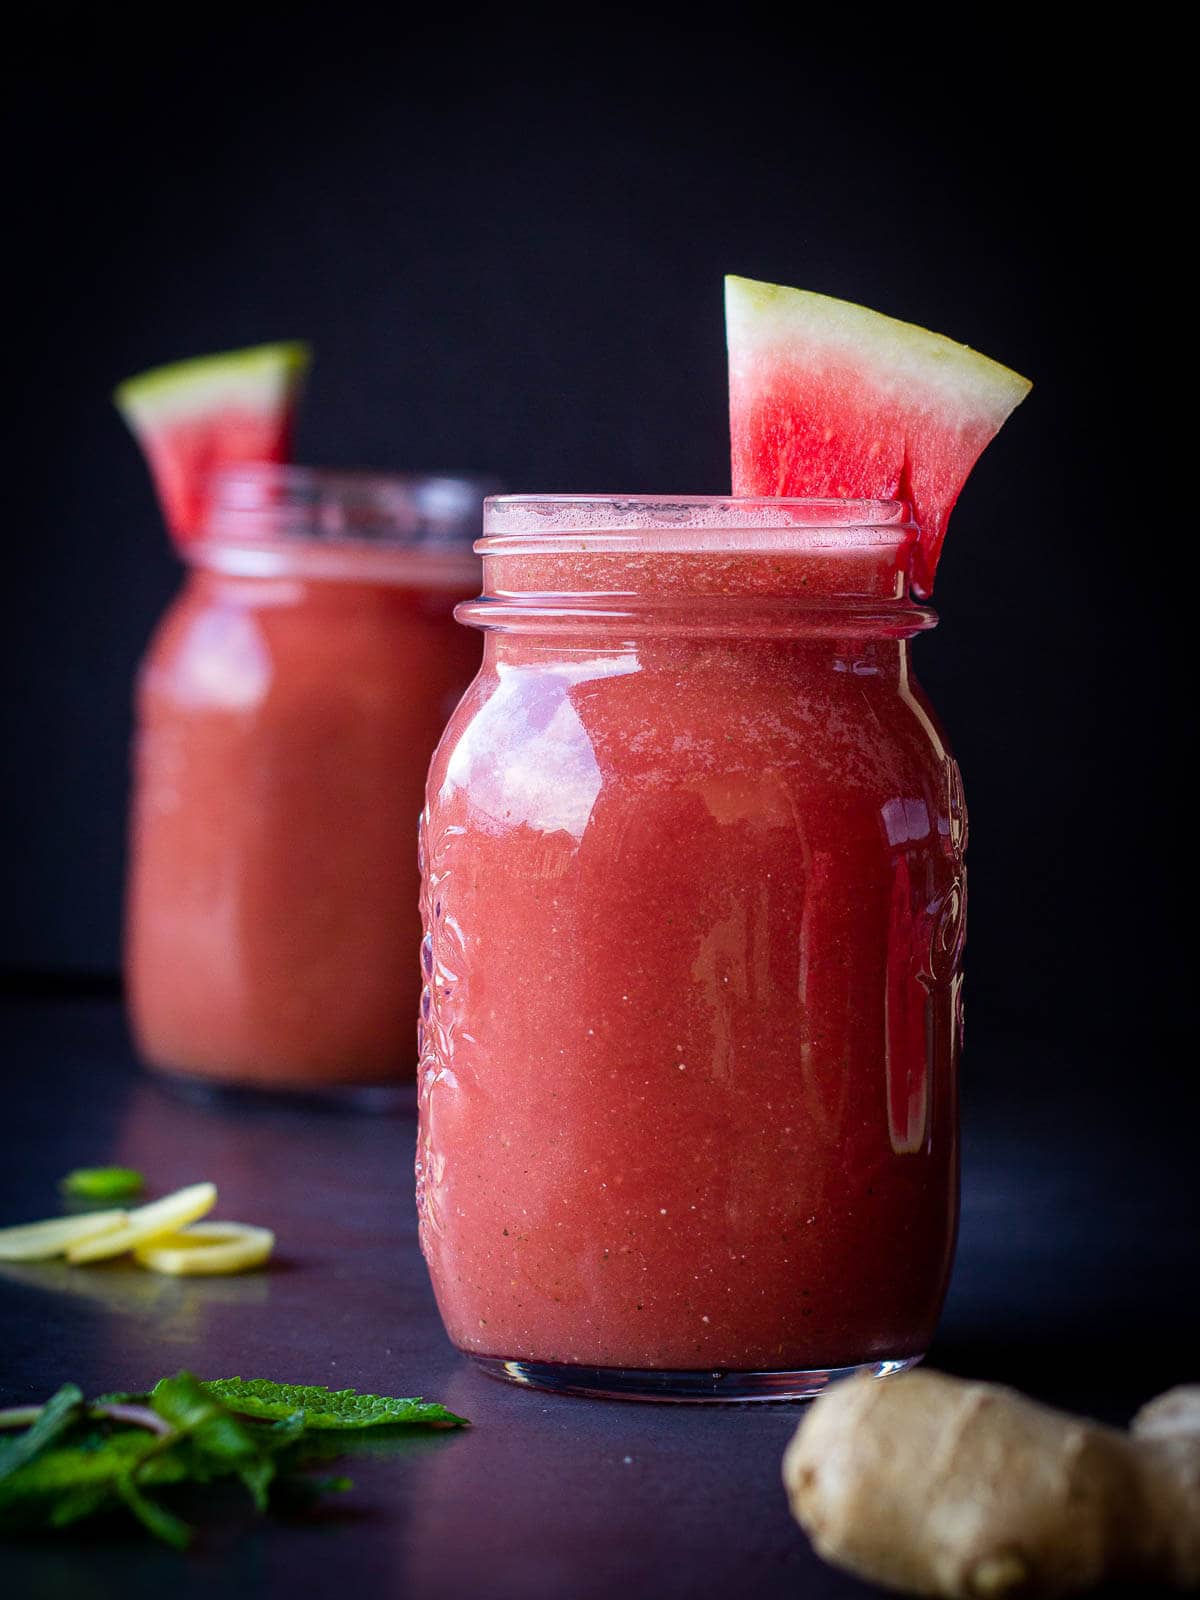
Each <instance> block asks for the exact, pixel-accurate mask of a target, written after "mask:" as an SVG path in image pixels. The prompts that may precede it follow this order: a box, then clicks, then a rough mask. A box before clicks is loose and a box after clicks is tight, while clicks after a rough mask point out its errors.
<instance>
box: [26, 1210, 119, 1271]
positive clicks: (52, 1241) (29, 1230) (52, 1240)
mask: <svg viewBox="0 0 1200 1600" xmlns="http://www.w3.org/2000/svg"><path fill="white" fill-rule="evenodd" d="M128 1221H129V1213H128V1212H127V1211H88V1212H84V1213H83V1214H82V1215H80V1216H77V1217H48V1218H47V1219H46V1221H45V1222H25V1223H21V1224H20V1225H19V1226H18V1227H15V1228H0V1261H49V1260H51V1259H52V1258H53V1257H54V1256H61V1255H65V1254H66V1253H67V1251H68V1250H70V1249H71V1248H72V1247H74V1246H78V1245H82V1244H85V1243H87V1242H89V1241H91V1240H94V1239H96V1238H98V1237H100V1236H102V1235H104V1234H106V1233H113V1232H115V1231H116V1230H117V1229H118V1228H121V1227H124V1225H125V1224H126V1223H127V1222H128Z"/></svg>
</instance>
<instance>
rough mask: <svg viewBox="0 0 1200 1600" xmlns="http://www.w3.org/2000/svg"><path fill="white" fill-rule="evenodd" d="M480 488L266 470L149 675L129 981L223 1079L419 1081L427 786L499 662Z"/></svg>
mask: <svg viewBox="0 0 1200 1600" xmlns="http://www.w3.org/2000/svg"><path fill="white" fill-rule="evenodd" d="M481 499H482V492H481V490H480V488H479V487H478V486H477V485H475V484H473V483H471V482H470V481H467V480H460V479H438V478H398V477H383V476H377V475H370V474H353V473H326V472H314V471H310V470H307V469H302V468H297V467H283V466H266V465H262V466H245V467H241V468H238V469H236V470H235V471H232V472H230V473H227V474H226V475H225V476H224V477H223V478H222V479H221V480H220V481H219V482H218V484H217V486H216V488H215V490H214V492H213V495H212V500H211V506H210V508H209V511H208V514H207V520H206V523H205V526H204V527H203V529H202V530H200V531H199V532H198V534H197V535H196V537H194V538H192V539H190V540H189V541H188V542H187V544H186V546H185V547H184V554H185V557H186V559H187V561H188V564H189V575H188V579H187V582H186V584H185V586H184V589H183V592H182V593H181V595H180V596H179V598H178V599H177V601H176V602H175V604H174V605H173V606H172V608H171V609H170V611H169V612H168V613H167V615H166V617H165V618H164V619H163V621H162V623H161V625H160V627H159V629H158V631H157V633H156V635H155V638H154V640H153V642H152V644H151V647H150V650H149V652H148V654H147V657H146V660H145V662H144V663H143V666H142V670H141V673H140V676H139V681H138V694H137V734H136V746H135V773H134V777H135V782H134V801H133V812H132V821H131V836H130V869H129V887H128V905H127V918H126V979H127V989H128V997H129V1006H130V1012H131V1017H132V1022H133V1027H134V1032H135V1035H136V1038H137V1042H138V1045H139V1047H140V1050H141V1053H142V1054H143V1056H144V1057H145V1059H146V1060H147V1061H148V1062H149V1063H150V1064H151V1065H152V1066H154V1067H156V1068H158V1069H160V1070H162V1071H164V1072H167V1073H170V1074H174V1075H183V1076H185V1077H191V1078H196V1079H201V1080H204V1081H206V1082H216V1083H229V1084H236V1085H247V1086H255V1087H268V1088H290V1089H313V1088H323V1087H331V1086H334V1087H342V1086H352V1085H364V1084H376V1083H379V1082H381V1081H387V1080H394V1079H397V1078H404V1077H411V1076H412V1073H413V1070H414V1066H415V1059H416V1050H415V1036H414V1018H415V1015H416V1011H417V1002H418V996H419V992H420V982H419V979H418V976H417V973H416V971H415V964H414V963H411V962H407V961H405V960H404V959H403V952H404V951H405V950H408V949H412V948H415V946H416V943H417V941H418V939H419V937H420V931H419V919H418V913H417V887H418V878H417V870H416V864H415V834H416V824H417V818H418V816H419V813H420V809H421V805H422V800H423V790H424V778H425V771H426V767H427V765H428V761H429V755H430V752H431V751H432V749H433V747H434V745H435V743H436V741H437V737H438V734H439V732H440V730H441V728H442V725H443V724H444V722H445V719H446V717H447V715H448V714H449V711H450V709H451V708H452V707H453V706H454V704H455V703H456V701H457V700H458V698H459V696H460V695H461V694H462V692H463V689H464V688H465V686H466V685H467V683H468V682H469V681H470V678H471V675H472V673H473V672H474V670H475V667H476V665H477V664H478V659H479V649H478V643H477V641H474V640H472V639H471V638H470V636H469V635H467V634H466V633H465V631H464V630H463V629H461V628H459V627H456V626H455V624H454V622H453V619H452V609H453V606H454V603H455V601H456V600H459V599H461V598H463V597H464V596H465V595H467V594H470V593H472V592H474V590H475V589H476V587H477V584H478V570H479V566H478V561H477V560H476V558H475V557H474V556H473V555H472V553H471V549H470V539H471V538H472V537H473V534H474V532H475V530H476V528H477V525H478V510H479V505H480V502H481Z"/></svg>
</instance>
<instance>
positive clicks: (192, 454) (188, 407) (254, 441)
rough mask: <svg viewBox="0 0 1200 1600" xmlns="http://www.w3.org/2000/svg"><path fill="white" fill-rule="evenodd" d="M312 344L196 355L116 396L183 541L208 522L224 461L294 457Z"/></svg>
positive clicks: (129, 383)
mask: <svg viewBox="0 0 1200 1600" xmlns="http://www.w3.org/2000/svg"><path fill="white" fill-rule="evenodd" d="M309 356H310V352H309V348H308V346H307V345H305V344H297V343H285V344H260V345H254V346H252V347H251V348H250V349H248V350H230V351H227V352H225V353H224V354H222V355H214V356H197V357H196V358H195V359H194V360H192V361H176V362H173V363H172V364H171V365H170V366H167V367H155V368H154V369H153V371H151V372H143V373H140V374H139V375H138V376H137V377H136V378H128V379H126V381H125V382H124V383H123V384H121V385H120V387H119V388H118V389H117V390H116V392H115V394H114V395H113V399H114V400H115V401H116V404H117V409H118V410H119V411H120V413H121V415H122V416H123V417H124V418H125V421H126V422H127V423H128V424H129V427H130V429H131V430H132V432H133V434H134V435H135V437H136V438H137V441H138V443H139V444H140V445H141V447H142V453H143V455H144V456H145V457H146V461H147V463H148V465H149V467H150V474H151V476H152V477H153V479H154V487H155V490H156V492H157V494H158V503H159V505H160V506H161V507H162V512H163V516H164V517H165V518H166V522H167V526H168V528H170V530H171V533H172V535H173V536H174V538H175V540H176V542H177V543H178V544H181V545H185V544H187V543H188V541H189V540H191V539H194V538H195V537H196V535H197V534H198V533H199V532H200V530H201V528H202V527H203V525H204V517H205V512H206V510H207V507H208V497H209V492H210V491H209V486H210V484H211V482H212V478H213V474H214V473H215V472H217V471H219V470H220V469H221V468H222V467H230V466H237V465H239V464H240V463H242V462H247V461H288V460H290V459H291V447H292V419H293V416H294V414H295V409H296V399H297V396H298V394H299V391H300V384H301V382H302V380H303V378H304V374H305V373H306V372H307V370H308V364H309Z"/></svg>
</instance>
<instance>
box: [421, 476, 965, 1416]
mask: <svg viewBox="0 0 1200 1600" xmlns="http://www.w3.org/2000/svg"><path fill="white" fill-rule="evenodd" d="M484 529H485V537H484V539H483V541H482V543H481V544H479V545H478V546H477V549H479V550H480V551H481V552H482V555H483V571H484V592H483V596H482V598H481V599H478V600H475V601H471V602H469V603H467V604H464V605H460V606H459V608H458V613H457V614H458V617H459V619H460V620H461V621H462V622H464V623H467V624H469V625H470V626H472V627H475V628H479V629H482V630H483V634H484V653H483V663H482V666H481V668H480V671H479V674H478V676H477V677H476V679H475V681H474V683H473V684H472V686H471V688H470V690H469V691H468V693H467V695H466V697H465V698H464V700H463V701H462V703H461V704H460V706H459V707H458V709H457V710H456V712H455V713H454V716H453V717H452V718H451V720H450V723H449V726H448V728H447V730H446V732H445V734H444V735H443V737H442V740H441V743H440V745H439V747H438V750H437V753H436V755H435V757H434V761H433V765H432V769H431V772H430V776H429V782H428V788H427V798H426V805H425V811H424V815H423V818H422V851H423V868H424V877H423V887H422V911H423V917H424V928H425V934H424V943H423V945H422V962H423V967H424V975H425V989H424V994H423V998H422V1034H421V1059H420V1068H419V1074H420V1075H419V1100H420V1126H419V1136H418V1152H417V1188H418V1206H419V1213H420V1230H421V1241H422V1246H423V1249H424V1252H425V1256H426V1259H427V1262H428V1265H429V1270H430V1274H431V1277H432V1281H433V1286H434V1289H435V1291H436V1294H437V1299H438V1304H439V1307H440V1309H441V1314H442V1317H443V1320H444V1322H445V1325H446V1328H447V1330H448V1332H449V1335H450V1337H451V1339H452V1340H453V1341H454V1343H455V1344H456V1345H458V1346H459V1348H460V1349H462V1350H463V1351H465V1352H467V1353H468V1354H469V1355H471V1356H472V1357H474V1358H475V1359H476V1360H477V1361H478V1362H479V1363H480V1364H481V1365H482V1366H484V1367H485V1368H486V1369H487V1370H488V1371H489V1372H492V1373H494V1374H496V1375H498V1376H501V1377H507V1378H511V1379H514V1380H516V1381H518V1382H523V1383H529V1384H534V1385H539V1386H542V1387H546V1388H550V1389H560V1390H567V1391H571V1392H576V1393H584V1394H596V1395H627V1396H636V1397H640V1398H664V1399H730V1400H747V1399H756V1398H762V1399H772V1398H783V1397H798V1396H803V1395H808V1394H812V1393H815V1392H816V1391H817V1390H819V1389H820V1388H821V1387H823V1386H824V1385H825V1384H826V1383H827V1382H829V1381H830V1379H831V1378H833V1377H835V1376H839V1375H842V1374H845V1373H848V1372H852V1371H856V1370H865V1371H870V1372H874V1373H888V1372H892V1371H897V1370H900V1369H902V1368H904V1367H906V1366H908V1365H910V1364H911V1363H913V1362H914V1361H916V1360H917V1359H918V1358H919V1357H920V1356H921V1354H922V1353H923V1352H924V1350H925V1349H926V1347H927V1345H928V1343H929V1340H930V1337H931V1335H932V1332H933V1328H934V1324H935V1321H936V1319H937V1316H938V1313H939V1309H940V1307H941V1303H942V1299H943V1296H944V1293H945V1290H946V1286H947V1280H948V1276H949V1271H950V1265H951V1258H952V1254H953V1248H954V1239H955V1229H956V1218H957V1205H958V1111H957V1094H956V1068H957V1057H958V1049H959V1037H960V1026H961V1023H960V1018H961V976H960V962H961V953H962V945H963V933H964V914H965V903H966V901H965V894H966V884H965V876H964V867H963V852H964V847H965V844H966V814H965V811H964V807H963V798H962V787H961V783H960V779H959V773H958V768H957V766H956V765H955V762H954V760H953V757H952V756H951V754H950V750H949V748H948V746H947V743H946V739H945V736H944V735H943V733H942V731H941V729H940V727H939V725H938V722H937V719H936V717H935V715H934V713H933V711H932V709H931V707H930V705H929V702H928V701H927V699H926V698H925V695H924V693H923V692H922V690H921V688H920V687H919V685H918V683H917V681H916V679H915V677H914V676H913V672H912V666H911V661H910V648H911V640H912V639H913V638H914V637H915V636H916V635H917V634H919V633H921V632H922V631H924V630H926V629H928V628H931V627H932V626H933V625H934V622H935V617H934V614H933V612H932V611H931V610H930V609H929V608H928V607H926V606H921V605H918V604H916V603H915V602H914V600H913V599H912V597H911V594H910V587H911V573H912V564H913V558H914V553H915V545H916V530H915V528H914V527H913V526H912V524H911V522H910V520H909V515H908V511H907V508H906V507H905V506H903V505H900V504H893V503H875V502H864V501H805V500H790V501H789V500H729V499H715V498H707V499H691V500H678V499H669V498H665V497H652V498H644V499H639V500H630V499H624V500H617V499H611V498H606V497H600V496H576V497H557V496H535V497H521V498H516V497H506V498H499V499H493V500H491V501H489V502H488V503H487V506H486V508H485V518H484Z"/></svg>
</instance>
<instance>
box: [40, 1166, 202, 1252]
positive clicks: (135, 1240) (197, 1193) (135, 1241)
mask: <svg viewBox="0 0 1200 1600" xmlns="http://www.w3.org/2000/svg"><path fill="white" fill-rule="evenodd" d="M216 1199H217V1186H216V1184H213V1183H193V1184H190V1185H189V1186H188V1187H187V1188H186V1189H177V1190H176V1191H175V1193H174V1194H167V1195H164V1196H163V1197H162V1199H161V1200H152V1201H151V1202H150V1204H149V1205H145V1206H136V1207H135V1208H134V1209H133V1210H132V1211H130V1212H129V1213H128V1215H127V1217H126V1219H125V1221H124V1222H123V1223H122V1224H121V1225H120V1226H119V1227H116V1228H113V1229H111V1230H110V1231H107V1232H105V1233H101V1234H99V1235H97V1236H96V1237H95V1238H92V1239H84V1240H82V1241H81V1242H80V1243H79V1244H76V1245H72V1246H71V1248H70V1249H68V1251H67V1260H68V1261H71V1262H74V1263H75V1265H77V1266H82V1265H83V1264H84V1263H86V1262H90V1261H108V1260H110V1259H111V1258H112V1257H113V1256H120V1255H124V1254H125V1252H126V1251H127V1250H133V1249H135V1248H136V1247H137V1246H138V1245H143V1244H149V1243H150V1242H151V1240H154V1239H160V1238H161V1237H162V1236H163V1235H164V1234H169V1233H177V1232H178V1231H179V1229H180V1228H183V1227H186V1225H187V1224H188V1223H189V1222H195V1220H196V1219H197V1217H202V1216H204V1214H205V1213H206V1212H208V1211H211V1210H212V1208H213V1206H214V1205H215V1204H216Z"/></svg>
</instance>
